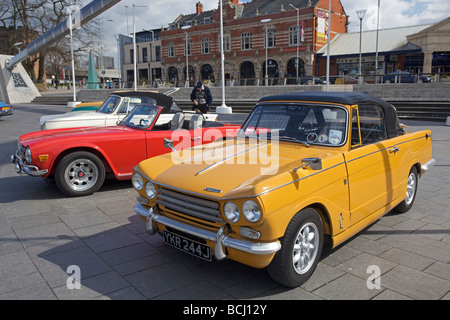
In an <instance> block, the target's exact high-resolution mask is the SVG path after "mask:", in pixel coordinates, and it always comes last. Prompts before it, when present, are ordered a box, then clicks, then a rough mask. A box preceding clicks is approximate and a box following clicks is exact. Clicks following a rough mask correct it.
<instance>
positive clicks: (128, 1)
mask: <svg viewBox="0 0 450 320" xmlns="http://www.w3.org/2000/svg"><path fill="white" fill-rule="evenodd" d="M198 1H199V0H122V1H120V2H119V3H117V4H116V5H115V6H114V7H112V8H110V9H109V10H107V11H106V12H104V13H103V14H102V15H101V16H100V17H101V18H102V19H103V29H104V30H103V37H104V39H105V40H106V41H108V46H109V47H108V48H105V49H106V50H104V54H106V55H112V56H114V55H115V54H116V45H115V43H116V42H115V39H114V34H118V33H121V34H126V33H127V18H126V17H127V16H128V29H129V31H130V32H132V30H133V4H134V5H135V6H136V7H135V9H134V15H135V26H136V31H142V30H143V29H156V28H160V27H161V26H165V27H167V26H168V24H169V23H170V22H172V21H174V20H175V19H176V18H177V17H178V16H179V15H180V14H189V13H194V12H195V4H196V3H197V2H198ZM200 1H201V2H202V4H203V8H204V10H205V11H206V10H213V9H217V8H218V3H219V0H200ZM223 1H226V0H223ZM250 1H251V0H240V2H241V3H245V2H250ZM86 3H87V2H86ZM341 3H342V5H343V6H344V10H345V11H346V13H347V15H349V16H350V17H349V21H350V25H349V32H356V31H359V20H358V17H357V15H356V12H355V11H356V10H360V9H367V13H366V15H365V17H364V20H363V30H373V29H376V17H377V8H378V5H377V3H378V1H377V0H341ZM125 6H128V8H126V7H125ZM140 6H145V7H140ZM449 16H450V1H449V0H380V28H382V29H385V28H394V27H401V26H412V25H421V24H428V23H436V22H438V21H441V20H443V19H445V18H447V17H449ZM110 20H112V21H110Z"/></svg>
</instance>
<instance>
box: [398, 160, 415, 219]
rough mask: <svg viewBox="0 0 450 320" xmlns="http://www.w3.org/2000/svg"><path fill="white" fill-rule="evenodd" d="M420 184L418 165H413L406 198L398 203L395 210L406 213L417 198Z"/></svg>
mask: <svg viewBox="0 0 450 320" xmlns="http://www.w3.org/2000/svg"><path fill="white" fill-rule="evenodd" d="M418 184H419V174H418V173H417V169H416V167H412V168H411V170H410V171H409V175H408V182H407V185H406V197H405V199H404V200H403V201H402V202H401V203H400V204H398V205H397V206H396V207H395V208H394V211H396V212H399V213H405V212H406V211H408V210H409V209H411V207H412V206H413V204H414V200H416V194H417V186H418Z"/></svg>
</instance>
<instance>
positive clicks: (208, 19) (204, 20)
mask: <svg viewBox="0 0 450 320" xmlns="http://www.w3.org/2000/svg"><path fill="white" fill-rule="evenodd" d="M203 23H204V24H208V23H211V17H208V18H204V19H203Z"/></svg>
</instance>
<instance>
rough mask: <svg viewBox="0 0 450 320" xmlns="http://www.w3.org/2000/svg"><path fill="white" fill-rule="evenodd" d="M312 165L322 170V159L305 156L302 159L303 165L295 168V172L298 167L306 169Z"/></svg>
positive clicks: (315, 168)
mask: <svg viewBox="0 0 450 320" xmlns="http://www.w3.org/2000/svg"><path fill="white" fill-rule="evenodd" d="M308 167H310V168H311V169H312V170H322V159H320V158H304V159H302V165H301V166H300V167H297V168H294V172H297V170H298V169H306V168H308Z"/></svg>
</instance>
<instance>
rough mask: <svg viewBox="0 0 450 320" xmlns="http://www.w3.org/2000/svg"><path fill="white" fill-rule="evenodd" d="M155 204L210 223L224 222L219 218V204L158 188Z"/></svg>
mask: <svg viewBox="0 0 450 320" xmlns="http://www.w3.org/2000/svg"><path fill="white" fill-rule="evenodd" d="M156 203H158V204H160V205H163V206H164V207H165V208H167V209H169V210H173V211H176V212H179V213H182V214H186V215H188V216H192V217H195V218H200V219H203V220H207V221H211V222H222V223H223V222H224V221H223V219H222V218H221V217H220V211H219V203H218V202H215V201H212V200H206V199H201V198H197V197H194V196H190V195H186V194H183V193H179V192H176V191H172V190H167V189H163V188H160V189H159V190H158V197H157V199H156Z"/></svg>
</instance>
